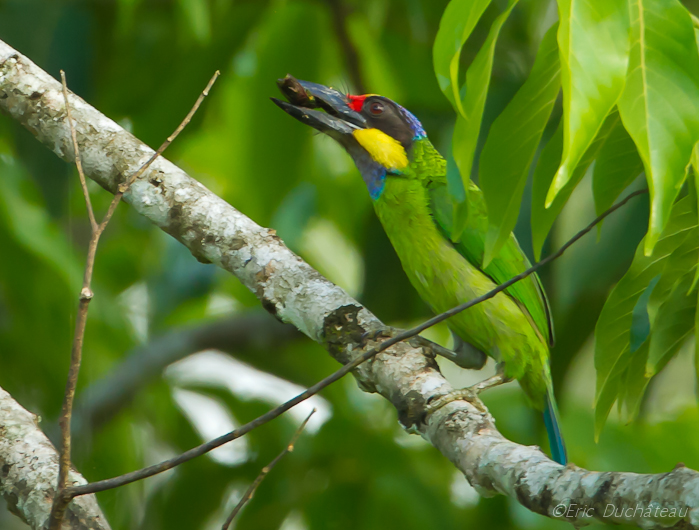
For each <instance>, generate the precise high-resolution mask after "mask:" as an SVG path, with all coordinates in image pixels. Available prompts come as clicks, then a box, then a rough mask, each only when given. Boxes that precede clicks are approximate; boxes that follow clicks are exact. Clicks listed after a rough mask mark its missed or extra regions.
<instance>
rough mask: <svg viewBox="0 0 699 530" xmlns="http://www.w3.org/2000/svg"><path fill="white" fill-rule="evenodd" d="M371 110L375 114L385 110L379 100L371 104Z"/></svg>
mask: <svg viewBox="0 0 699 530" xmlns="http://www.w3.org/2000/svg"><path fill="white" fill-rule="evenodd" d="M369 112H371V113H372V114H373V115H374V116H378V115H379V114H381V113H382V112H383V104H381V103H379V102H378V101H374V102H373V103H372V104H371V105H369Z"/></svg>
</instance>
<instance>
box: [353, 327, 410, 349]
mask: <svg viewBox="0 0 699 530" xmlns="http://www.w3.org/2000/svg"><path fill="white" fill-rule="evenodd" d="M398 333H400V330H399V329H397V328H393V327H391V326H382V327H379V328H376V329H370V330H369V331H365V332H364V333H362V337H361V339H360V343H361V345H362V348H366V345H367V344H368V343H369V342H375V341H377V340H378V339H379V337H385V338H390V337H393V336H394V335H397V334H398Z"/></svg>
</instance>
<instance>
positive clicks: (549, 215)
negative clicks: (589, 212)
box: [531, 111, 621, 260]
mask: <svg viewBox="0 0 699 530" xmlns="http://www.w3.org/2000/svg"><path fill="white" fill-rule="evenodd" d="M616 127H621V121H620V119H619V113H618V112H616V111H612V113H611V114H609V116H607V119H606V120H605V121H604V123H603V124H602V127H601V128H600V130H599V132H598V133H597V137H596V138H595V140H594V141H593V142H592V144H590V147H588V149H587V151H586V152H585V154H584V155H583V157H582V158H581V159H580V161H579V162H578V167H576V168H575V171H574V172H573V175H572V177H571V178H570V180H568V182H567V183H566V185H565V186H564V187H563V188H562V189H561V191H560V193H559V194H558V195H556V198H555V199H554V200H553V203H551V205H550V206H549V207H548V208H547V207H546V204H545V203H546V194H547V191H548V189H549V185H550V184H551V180H552V179H553V177H554V174H555V173H556V169H557V168H558V163H559V162H560V160H561V155H562V152H563V127H562V125H560V124H559V126H558V130H557V131H556V133H555V134H554V136H553V138H552V139H551V140H550V141H549V143H548V144H547V145H546V147H545V148H544V150H543V151H542V153H541V156H540V157H539V163H538V164H537V167H536V169H535V170H534V181H533V184H532V217H531V219H532V245H533V247H534V256H535V257H536V259H537V260H538V259H539V258H540V257H541V249H542V248H543V246H544V242H545V241H546V236H547V235H548V233H549V231H550V230H551V227H552V226H553V223H554V221H555V220H556V218H557V217H558V214H559V213H561V210H563V207H564V206H565V205H566V203H567V202H568V199H569V198H570V195H571V194H572V193H573V190H575V187H576V186H577V185H578V183H579V182H580V181H581V180H582V178H583V177H584V176H585V173H586V172H587V170H588V168H589V167H590V164H592V162H593V161H594V160H595V158H596V157H597V155H598V154H599V152H600V150H601V149H602V147H603V146H604V145H605V143H606V142H607V139H608V138H609V136H610V135H611V133H612V131H613V130H614V129H615V128H616Z"/></svg>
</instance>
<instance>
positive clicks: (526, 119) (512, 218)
mask: <svg viewBox="0 0 699 530" xmlns="http://www.w3.org/2000/svg"><path fill="white" fill-rule="evenodd" d="M556 29H557V26H556V25H554V26H553V27H552V28H551V29H549V31H548V32H547V33H546V35H545V36H544V38H543V40H542V41H541V45H540V46H539V51H538V53H537V56H536V60H535V61H534V66H533V68H532V71H531V73H530V74H529V78H528V79H527V80H526V82H525V83H524V85H522V88H520V89H519V91H518V92H517V93H516V94H515V96H514V98H512V101H510V103H509V104H508V105H507V107H505V110H504V111H503V112H502V114H500V116H498V118H497V119H496V120H495V122H494V123H493V125H492V127H491V128H490V133H489V134H488V138H487V140H486V142H485V146H484V147H483V151H482V153H481V158H480V165H479V172H480V180H479V183H480V186H481V189H482V190H483V195H484V197H485V201H486V203H487V205H488V222H489V228H488V233H487V236H486V240H485V257H484V263H483V265H484V266H486V265H487V264H488V263H490V260H491V259H492V257H493V256H494V255H495V254H497V252H498V251H499V250H500V248H501V247H502V245H503V244H504V243H505V242H506V241H507V238H508V237H509V236H510V233H511V232H512V230H513V229H514V227H515V224H516V223H517V216H518V214H519V207H520V202H521V200H522V192H523V191H524V186H525V184H526V183H527V176H528V175H529V166H530V165H531V163H532V159H533V158H534V154H535V153H536V149H537V146H538V145H539V141H540V140H541V135H542V134H543V132H544V128H545V127H546V123H547V122H548V120H549V117H550V115H551V110H552V109H553V105H554V103H555V102H556V98H557V96H558V92H559V90H560V70H561V69H560V64H559V61H558V44H557V42H556Z"/></svg>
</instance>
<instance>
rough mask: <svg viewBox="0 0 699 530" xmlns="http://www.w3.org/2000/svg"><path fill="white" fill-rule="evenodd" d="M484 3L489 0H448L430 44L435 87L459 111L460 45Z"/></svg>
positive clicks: (482, 9)
mask: <svg viewBox="0 0 699 530" xmlns="http://www.w3.org/2000/svg"><path fill="white" fill-rule="evenodd" d="M488 5H490V0H452V1H451V2H449V5H447V7H446V9H445V10H444V14H443V15H442V19H441V21H440V22H439V31H437V36H436V37H435V40H434V46H433V48H432V60H433V62H434V73H435V75H436V76H437V82H438V83H439V88H441V89H442V92H444V95H445V96H446V97H447V99H448V100H449V101H450V102H451V104H452V105H453V106H454V109H455V110H456V111H457V112H461V113H462V111H460V106H461V97H460V95H459V60H460V59H461V48H462V47H463V45H464V43H465V42H466V40H467V39H468V37H469V36H470V35H471V32H472V31H473V28H474V27H475V26H476V24H477V23H478V21H479V20H480V18H481V15H483V12H484V11H485V10H486V8H487V7H488ZM462 114H463V113H462Z"/></svg>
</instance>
